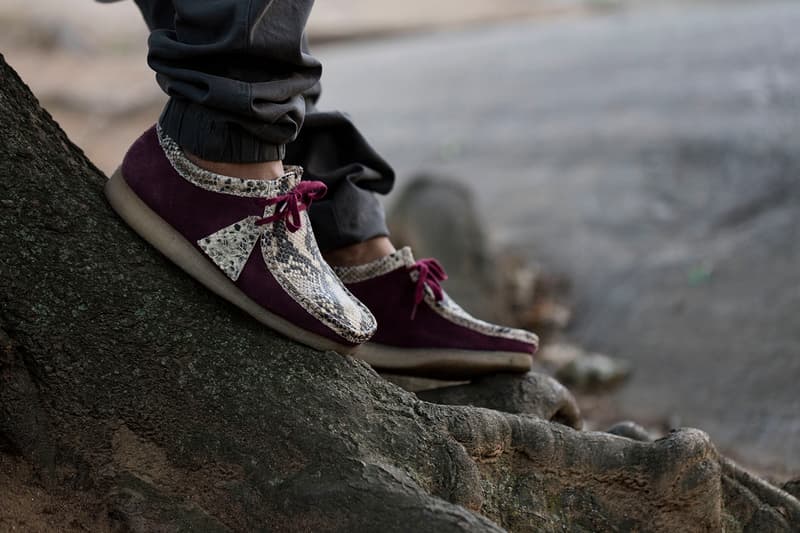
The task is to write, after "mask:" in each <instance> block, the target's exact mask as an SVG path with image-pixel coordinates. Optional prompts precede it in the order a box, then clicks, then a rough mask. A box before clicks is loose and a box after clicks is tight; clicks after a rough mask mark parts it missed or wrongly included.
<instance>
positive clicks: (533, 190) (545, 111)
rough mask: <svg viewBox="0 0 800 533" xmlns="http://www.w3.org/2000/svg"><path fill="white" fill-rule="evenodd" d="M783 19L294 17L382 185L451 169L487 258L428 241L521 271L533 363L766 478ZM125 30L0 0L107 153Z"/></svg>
mask: <svg viewBox="0 0 800 533" xmlns="http://www.w3.org/2000/svg"><path fill="white" fill-rule="evenodd" d="M797 28H800V3H798V2H796V1H777V0H775V1H773V0H753V1H747V0H739V1H733V0H726V1H718V2H714V1H684V2H681V1H669V0H658V1H657V0H650V1H646V0H640V1H633V0H631V1H622V0H620V1H615V0H602V1H601V0H594V1H592V0H494V1H492V2H488V1H486V0H483V1H479V0H436V1H433V2H431V1H427V2H422V1H419V0H406V1H405V2H389V1H388V0H380V1H379V0H325V1H324V2H319V3H318V5H317V7H316V10H315V13H314V14H313V17H312V20H311V23H310V27H309V32H310V37H311V43H312V47H313V49H314V52H315V54H316V55H317V56H318V57H319V58H320V59H321V60H322V61H323V64H324V68H325V70H324V75H323V88H324V89H323V97H322V101H321V107H323V108H337V109H341V110H344V111H347V112H349V113H350V114H351V115H352V116H353V117H354V119H355V122H356V123H357V124H358V125H359V126H360V127H361V129H362V131H363V132H364V134H365V136H366V137H367V138H368V139H370V140H371V142H372V143H373V145H374V146H375V147H376V148H377V149H378V151H379V152H381V153H382V154H383V155H384V156H385V157H386V158H387V159H388V160H389V161H390V162H391V163H392V164H393V165H394V166H395V168H396V169H397V171H398V189H404V188H406V187H407V186H408V185H409V183H412V182H414V183H419V182H417V181H414V177H415V176H418V175H420V174H422V175H425V176H443V177H445V178H446V179H447V180H449V181H447V183H449V184H451V185H452V186H453V187H460V188H461V189H459V190H462V191H463V190H466V191H468V196H469V197H468V198H467V199H466V200H464V202H465V203H464V206H466V207H465V208H464V211H467V212H469V216H470V217H472V221H471V222H470V223H467V224H461V225H460V226H459V227H458V228H457V231H461V232H464V231H466V232H474V235H475V239H474V242H477V243H479V246H481V247H485V248H486V250H488V252H485V253H487V254H489V255H490V256H491V261H488V262H485V264H484V266H483V267H482V268H484V269H486V268H489V269H493V271H492V272H494V271H495V270H496V271H502V272H504V274H502V273H501V274H495V273H488V274H487V273H486V272H482V273H481V272H478V273H476V272H472V271H470V270H469V269H463V268H460V265H459V264H456V263H457V260H454V259H452V257H451V258H450V264H448V262H447V261H446V262H445V266H446V267H447V268H448V269H449V270H451V271H455V272H456V274H460V276H461V283H462V285H464V284H466V285H469V284H470V280H471V279H476V278H475V276H478V277H480V276H484V277H487V276H488V277H492V276H495V277H497V276H503V275H505V276H507V277H510V278H513V279H511V280H510V281H509V280H508V279H506V280H505V281H503V280H501V281H498V282H496V283H504V284H505V285H503V286H504V287H505V286H509V284H510V286H512V287H516V288H517V289H519V290H518V291H517V292H516V293H515V294H516V295H517V297H518V295H519V291H521V290H522V289H523V288H524V289H525V290H531V283H533V286H534V287H533V290H534V292H537V291H538V292H537V294H538V296H532V297H531V298H532V300H531V301H530V302H520V301H514V302H512V303H511V304H509V305H511V307H514V306H516V307H514V309H515V313H516V315H515V318H514V321H515V322H517V323H521V324H523V325H535V326H539V327H543V328H550V329H551V330H553V331H554V332H551V335H550V337H549V339H550V341H551V347H552V349H549V350H548V351H546V352H545V353H544V354H543V355H544V357H543V363H542V366H543V368H555V367H558V366H559V364H560V363H559V362H558V361H559V359H563V360H564V361H567V360H568V361H570V362H572V363H574V362H575V361H576V358H578V357H579V356H578V355H575V353H579V355H580V354H583V355H580V357H583V359H586V360H590V362H591V361H594V363H596V364H600V365H601V366H602V365H603V364H608V365H610V368H611V369H610V370H608V369H606V371H607V372H610V375H611V377H609V378H608V379H607V380H606V381H607V382H608V383H606V384H607V385H608V386H607V387H602V386H599V387H591V386H586V382H585V380H584V379H583V378H581V377H580V376H578V377H577V378H576V377H574V376H573V377H572V378H571V379H572V380H573V381H574V382H575V384H576V385H575V386H576V388H577V389H578V391H579V392H580V400H581V404H582V407H583V408H584V410H585V411H586V413H587V416H588V419H589V423H588V425H589V427H590V428H593V427H596V428H600V429H602V428H603V424H607V423H610V422H611V421H614V420H619V419H622V418H631V419H633V420H636V421H638V422H640V423H642V424H644V425H645V426H646V427H647V428H648V429H650V430H651V431H653V432H655V433H659V432H661V433H663V432H664V431H668V430H669V429H670V428H672V427H679V426H694V427H700V428H702V429H704V430H706V431H707V432H709V433H710V434H711V436H712V438H713V439H714V441H715V442H716V443H717V445H718V447H719V448H720V450H721V451H723V452H724V453H727V454H730V455H731V456H733V458H735V459H737V460H739V461H741V462H742V463H743V464H745V465H747V466H749V467H750V468H752V469H754V470H755V471H757V472H759V473H761V474H764V475H766V476H768V477H770V478H772V479H774V480H776V481H781V480H785V479H788V478H791V477H797V476H798V474H800V113H799V112H800V32H799V31H798V30H797ZM146 38H147V32H146V29H145V27H144V24H143V23H142V22H141V19H140V16H139V14H138V11H137V10H136V7H135V5H134V4H133V2H130V1H125V2H120V3H118V4H111V5H101V4H96V3H94V2H92V1H91V0H71V1H70V2H64V1H63V0H37V1H36V2H30V1H27V0H4V1H3V3H2V4H0V51H2V53H3V54H4V55H5V57H6V59H7V61H8V62H9V63H10V64H11V65H12V66H13V67H14V68H15V69H16V70H17V71H18V72H19V73H20V75H21V76H22V78H23V79H24V80H25V81H26V82H27V83H28V84H29V85H30V86H31V88H32V89H33V90H34V92H35V93H36V94H37V96H38V97H39V98H40V100H41V102H42V104H43V106H44V107H45V108H46V109H48V110H49V111H50V112H51V113H52V114H53V116H54V117H55V118H56V120H57V121H58V122H59V123H60V124H61V125H62V127H64V129H65V130H66V131H67V133H68V134H69V136H70V137H71V139H72V140H73V141H74V142H75V143H76V144H78V145H79V146H81V147H82V148H83V149H84V150H85V152H86V153H87V155H88V156H89V158H90V159H91V160H92V161H94V162H95V163H96V164H97V166H98V167H99V168H101V169H102V170H104V171H105V172H107V173H108V172H111V171H113V169H114V168H115V166H116V165H117V164H118V163H119V161H120V159H121V158H122V155H123V154H124V151H125V149H126V148H127V146H128V145H129V144H130V142H131V141H132V140H134V139H135V138H136V137H137V136H138V135H139V134H140V133H141V132H142V131H143V130H144V129H146V128H147V127H148V126H150V125H151V124H152V123H153V122H154V121H155V120H156V118H157V116H158V114H159V111H160V108H161V106H162V104H163V102H164V97H163V95H162V94H161V92H160V91H159V89H158V88H157V86H156V85H155V82H154V76H153V73H152V72H151V71H150V70H149V69H148V67H147V66H146V63H145V55H146ZM43 149H46V147H43ZM54 179H57V178H56V177H54ZM445 194H448V193H445ZM394 196H395V197H399V196H401V195H400V194H395V195H394ZM412 198H413V196H412ZM448 198H453V196H452V195H450V196H448ZM393 202H395V203H401V202H398V201H397V200H393V199H392V198H391V197H390V198H389V199H388V200H387V205H388V206H389V207H390V208H392V209H394V210H395V211H396V210H397V209H401V207H402V206H394V205H393ZM412 204H414V205H418V206H419V205H423V204H424V202H419V201H417V202H412ZM434 204H436V202H434ZM473 211H474V212H473ZM393 212H394V211H393ZM449 213H450V214H451V215H453V216H456V217H457V216H458V205H456V207H455V211H453V210H451V211H450V212H449ZM395 220H401V222H400V223H401V224H402V220H403V216H402V212H401V213H400V214H399V215H397V216H395ZM448 227H450V226H448ZM411 230H413V228H411V229H409V228H399V229H398V232H399V233H400V234H404V232H405V233H408V232H412V233H413V231H411ZM454 231H456V230H454ZM469 236H470V234H469V233H467V238H468V239H467V240H469ZM412 240H413V239H412ZM470 242H472V241H470ZM423 244H424V243H423ZM481 253H484V252H481ZM454 254H455V256H458V254H457V253H454ZM446 255H447V254H446ZM450 255H451V256H453V254H450ZM445 259H447V258H445ZM509 262H510V263H513V264H514V265H516V266H514V267H513V268H510V269H509V267H504V266H503V265H507V264H509ZM486 264H488V265H490V266H488V267H487V266H486ZM520 265H522V266H520ZM504 268H505V270H503V269H504ZM470 272H471V273H470ZM508 272H511V274H508ZM470 276H473V277H470ZM454 278H455V279H454V283H456V289H457V285H458V282H459V279H458V278H459V275H456V276H454ZM465 280H466V281H465ZM526 280H527V281H526ZM531 280H533V281H531ZM537 283H538V284H537ZM515 284H516V285H515ZM467 292H469V291H467ZM512 292H513V291H512ZM506 297H509V298H511V299H512V300H513V299H514V296H513V295H512V296H508V295H505V293H502V291H501V292H497V291H489V292H487V293H485V294H484V298H483V299H481V298H477V297H475V295H474V294H473V295H472V298H471V299H470V298H467V300H468V301H469V305H468V307H469V308H470V310H472V311H473V312H475V313H476V314H478V315H482V316H487V317H490V318H491V317H493V316H497V307H498V305H499V306H500V307H502V306H503V305H505V304H506V302H500V303H499V304H498V301H496V300H497V299H501V298H506ZM517 300H518V298H517ZM500 304H502V305H500ZM512 304H513V305H512ZM528 304H530V305H531V306H534V307H535V308H536V309H535V312H534V311H532V310H531V309H528V308H525V306H526V305H528ZM520 306H521V307H522V308H523V309H521V310H520V309H519V308H520ZM534 315H535V316H534ZM578 347H580V348H578ZM570 350H572V351H570ZM593 353H602V354H606V355H607V356H608V357H607V358H606V359H604V360H601V361H600V362H599V363H597V360H595V359H592V358H591V357H589V356H591V354H593ZM587 354H588V355H587ZM548 364H551V367H548V366H547V365H548ZM591 366H592V365H591V364H590V365H589V367H591ZM590 372H594V373H595V374H598V373H599V374H600V375H601V378H600V379H599V381H600V382H602V381H603V378H602V373H603V372H604V370H603V369H602V368H600V369H598V368H590ZM620 376H621V377H622V378H625V379H617V378H620ZM582 380H583V381H582ZM567 381H569V380H567ZM602 384H603V383H600V385H602Z"/></svg>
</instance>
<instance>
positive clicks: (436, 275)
mask: <svg viewBox="0 0 800 533" xmlns="http://www.w3.org/2000/svg"><path fill="white" fill-rule="evenodd" d="M408 270H409V272H411V271H416V272H417V286H416V289H415V290H414V308H413V309H412V310H411V320H414V317H415V316H417V306H419V304H421V303H422V301H423V300H424V299H425V287H428V288H429V289H430V290H431V291H432V292H433V297H434V298H435V299H436V301H437V302H440V301H442V299H443V298H444V291H443V290H442V286H441V285H440V283H441V282H442V281H444V280H446V279H447V273H446V272H445V271H444V267H443V266H442V264H441V263H439V261H437V260H436V259H433V258H428V259H420V260H419V261H417V262H416V263H414V264H413V265H411V266H410V267H408Z"/></svg>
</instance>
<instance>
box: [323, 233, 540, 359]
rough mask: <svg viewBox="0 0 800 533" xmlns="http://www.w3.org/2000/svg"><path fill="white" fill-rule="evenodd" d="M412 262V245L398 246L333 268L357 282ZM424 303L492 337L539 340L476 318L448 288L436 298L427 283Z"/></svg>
mask: <svg viewBox="0 0 800 533" xmlns="http://www.w3.org/2000/svg"><path fill="white" fill-rule="evenodd" d="M413 264H414V255H413V254H412V252H411V248H409V247H407V246H406V247H404V248H401V249H400V250H397V251H396V252H395V253H393V254H391V255H388V256H386V257H382V258H380V259H377V260H375V261H372V262H371V263H367V264H365V265H358V266H355V267H336V268H334V270H335V271H336V273H337V274H338V275H339V277H340V279H342V281H344V282H345V283H358V282H359V281H365V280H367V279H371V278H375V277H378V276H382V275H384V274H388V273H389V272H391V271H393V270H396V269H397V268H400V267H404V268H408V267H410V266H412V265H413ZM409 277H410V278H411V280H412V281H414V282H416V281H417V279H419V274H418V273H417V272H416V271H414V270H412V271H411V272H409ZM425 303H427V304H428V306H430V308H431V309H433V310H434V311H436V313H438V314H439V315H441V316H442V317H444V318H445V319H447V320H449V321H450V322H453V323H454V324H458V325H459V326H462V327H465V328H467V329H470V330H472V331H476V332H478V333H482V334H484V335H489V336H491V337H500V338H503V339H511V340H515V341H520V342H525V343H529V344H538V343H539V338H538V337H537V336H536V335H535V334H533V333H531V332H530V331H525V330H522V329H516V328H509V327H506V326H498V325H497V324H491V323H489V322H486V321H484V320H480V319H478V318H475V317H474V316H472V315H470V314H469V313H468V312H466V311H465V310H464V309H463V308H462V307H461V306H460V305H458V304H457V303H456V302H454V301H453V299H452V298H450V297H449V296H448V295H447V292H444V298H442V300H440V301H436V298H435V297H434V294H433V291H431V289H430V288H428V287H425Z"/></svg>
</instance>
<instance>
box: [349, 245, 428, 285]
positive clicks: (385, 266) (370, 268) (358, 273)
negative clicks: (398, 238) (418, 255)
mask: <svg viewBox="0 0 800 533" xmlns="http://www.w3.org/2000/svg"><path fill="white" fill-rule="evenodd" d="M412 265H414V254H413V253H411V248H409V247H408V246H405V247H403V248H401V249H399V250H397V251H396V252H394V253H392V254H389V255H387V256H385V257H381V258H380V259H376V260H375V261H372V262H370V263H366V264H364V265H357V266H348V267H334V268H333V270H334V271H335V272H336V274H337V275H338V276H339V279H341V280H342V281H343V282H345V283H358V282H359V281H366V280H368V279H372V278H377V277H378V276H383V275H384V274H388V273H389V272H392V271H394V270H397V269H398V268H400V267H406V268H407V267H410V266H412Z"/></svg>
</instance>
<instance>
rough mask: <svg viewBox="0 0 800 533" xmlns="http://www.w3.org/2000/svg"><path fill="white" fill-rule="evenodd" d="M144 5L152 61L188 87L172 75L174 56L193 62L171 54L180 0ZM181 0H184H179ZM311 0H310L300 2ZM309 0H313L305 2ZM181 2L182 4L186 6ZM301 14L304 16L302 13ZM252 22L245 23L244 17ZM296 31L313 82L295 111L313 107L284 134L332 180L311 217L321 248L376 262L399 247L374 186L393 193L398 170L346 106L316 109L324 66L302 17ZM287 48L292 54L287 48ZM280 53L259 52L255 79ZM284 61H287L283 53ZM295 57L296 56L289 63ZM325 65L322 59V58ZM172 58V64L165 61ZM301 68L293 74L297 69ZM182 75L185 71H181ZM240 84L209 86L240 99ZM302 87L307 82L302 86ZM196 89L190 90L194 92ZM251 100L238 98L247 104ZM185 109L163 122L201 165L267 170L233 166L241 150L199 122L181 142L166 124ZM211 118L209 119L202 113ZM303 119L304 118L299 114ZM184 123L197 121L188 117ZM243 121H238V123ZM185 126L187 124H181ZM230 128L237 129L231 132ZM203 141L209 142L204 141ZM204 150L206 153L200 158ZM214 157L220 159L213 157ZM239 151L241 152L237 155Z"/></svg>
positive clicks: (165, 82)
mask: <svg viewBox="0 0 800 533" xmlns="http://www.w3.org/2000/svg"><path fill="white" fill-rule="evenodd" d="M136 1H137V4H138V5H139V8H140V10H141V11H142V14H143V16H144V18H145V21H146V23H147V25H148V27H149V28H150V29H151V30H152V31H153V36H152V37H151V39H150V45H151V52H150V64H151V65H152V66H153V68H154V69H156V70H157V71H159V69H161V71H160V73H159V82H160V83H161V85H162V87H164V88H165V90H166V91H167V92H168V94H169V91H170V87H175V86H176V85H177V86H178V87H179V88H180V87H182V86H183V82H182V81H181V83H178V81H176V80H173V79H171V78H170V77H169V75H170V73H171V72H174V71H175V70H176V69H175V68H172V67H170V65H171V64H174V63H178V64H179V67H181V68H179V69H177V70H178V71H179V72H182V71H183V70H185V67H184V66H183V63H184V60H183V58H181V57H180V56H178V57H176V55H177V52H170V53H169V54H168V56H169V57H172V58H173V59H172V60H169V59H164V57H163V56H164V55H165V54H164V49H165V47H167V48H169V47H170V46H172V45H174V42H175V39H176V38H177V34H178V31H179V30H180V27H178V29H176V26H175V21H176V15H178V16H180V13H176V12H175V8H174V7H173V3H172V2H171V1H164V0H136ZM179 4H180V3H179ZM300 4H301V5H302V4H304V3H303V2H301V3H300ZM305 4H309V3H308V2H305ZM179 7H180V6H179ZM270 10H271V12H270V13H267V14H266V15H264V16H265V17H272V19H271V20H272V23H273V25H275V24H281V23H283V22H284V20H285V18H286V17H285V11H283V12H281V11H272V8H270ZM306 16H307V13H304V16H303V17H300V19H302V20H303V23H304V22H305V17H306ZM295 20H299V19H298V18H297V17H295ZM242 26H244V25H242ZM253 31H261V32H265V31H267V32H268V29H267V27H263V28H259V27H254V28H253V29H252V30H251V32H253ZM289 31H291V32H293V33H294V34H295V35H296V34H297V32H298V31H300V43H299V51H300V52H299V55H298V54H296V53H293V54H289V56H290V57H291V58H293V61H294V65H298V64H299V65H300V71H301V73H305V78H306V79H305V82H304V83H303V84H302V90H301V92H300V94H301V95H302V99H303V105H300V104H299V103H297V104H296V105H295V113H294V115H292V114H291V113H289V116H295V117H296V116H297V111H298V110H300V109H302V110H303V111H304V112H305V117H304V120H302V119H301V120H300V121H299V124H300V125H302V127H299V126H298V128H297V129H298V130H299V133H298V132H296V131H295V132H294V133H293V134H292V135H289V136H284V137H278V139H279V141H280V142H282V144H283V146H285V149H284V150H285V161H286V163H287V164H293V165H298V166H301V167H303V169H304V170H305V172H304V179H310V180H318V181H322V182H323V183H325V185H326V186H327V187H328V192H327V194H326V196H325V198H324V199H323V200H321V201H319V202H315V203H314V204H313V205H312V207H311V209H310V216H311V223H312V225H313V227H314V233H315V235H316V236H317V241H318V243H319V246H320V248H321V249H322V251H323V253H324V254H325V257H326V259H328V260H329V262H330V263H332V264H337V265H353V264H360V263H364V262H368V261H371V260H374V259H377V258H378V257H381V256H384V255H387V254H389V253H391V252H393V251H394V248H393V247H392V246H391V242H390V241H389V239H388V238H387V236H388V234H389V232H388V229H387V227H386V223H385V217H384V212H383V208H382V206H381V203H380V202H379V201H378V199H377V198H376V197H375V194H374V193H380V194H387V193H388V192H389V191H390V190H391V188H392V184H393V183H394V171H393V170H392V168H391V167H390V166H389V165H388V164H387V163H386V161H385V160H384V159H383V158H381V157H380V156H379V155H378V154H377V153H376V152H375V150H373V149H372V147H371V146H370V145H369V144H368V143H367V142H366V140H365V139H364V137H363V136H362V135H361V134H360V132H359V131H358V130H357V128H356V127H355V126H354V125H353V123H352V122H351V121H350V119H349V118H348V117H347V116H345V115H344V114H342V113H339V112H330V111H319V110H317V109H316V103H317V101H318V99H319V95H320V84H319V71H318V70H316V68H314V67H315V64H314V63H315V62H314V61H311V60H310V59H309V58H312V55H311V53H310V52H309V49H308V42H307V38H306V36H305V34H304V33H302V29H301V27H300V26H299V25H291V26H290V28H289ZM284 55H285V54H284ZM275 59H276V58H275V57H274V55H267V56H261V57H259V58H257V60H255V59H254V60H253V61H252V64H251V65H250V68H252V69H255V70H257V71H260V70H262V69H263V70H264V71H265V72H263V73H262V72H256V73H255V74H249V75H248V79H259V78H263V77H265V75H266V72H270V71H273V72H274V71H275V70H276V69H275V68H273V67H269V65H270V64H271V63H272V62H274V61H275ZM281 62H285V60H284V59H283V58H281ZM287 64H291V63H287ZM317 65H318V64H317ZM165 66H166V67H167V68H165ZM227 75H229V76H234V75H237V73H228V74H227ZM295 75H296V74H293V75H292V76H295ZM181 76H182V77H183V78H191V77H203V73H202V72H200V73H197V72H195V73H193V74H192V75H191V76H189V75H188V74H185V73H182V74H181ZM179 80H180V77H179ZM231 88H232V84H231V83H230V80H228V82H227V83H225V81H224V80H223V81H217V82H216V83H215V84H214V85H212V86H211V87H210V88H209V92H211V91H213V90H216V91H217V92H218V93H220V94H226V96H224V97H216V99H217V100H224V101H228V102H229V101H232V99H231V98H230V97H229V96H227V93H229V92H231ZM298 88H300V87H298ZM194 94H195V93H193V92H192V93H189V96H193V95H194ZM186 96H187V95H186V94H181V95H174V96H173V97H172V100H177V99H180V98H185V97H186ZM199 103H200V104H201V105H200V106H199V107H196V108H195V109H199V110H200V111H201V112H202V111H203V109H204V105H203V102H199ZM244 106H245V103H244V102H243V103H242V104H240V105H238V106H236V108H242V107H244ZM176 107H178V108H180V109H184V108H185V107H186V106H185V105H184V104H179V105H177V106H176V105H174V104H171V105H168V106H167V109H166V110H165V113H164V116H162V120H161V125H162V128H165V131H166V133H167V134H170V132H172V134H171V135H170V136H171V137H173V138H175V139H176V140H178V142H179V144H182V146H183V147H184V148H185V149H186V150H187V152H189V154H188V155H190V157H191V156H192V154H194V155H197V156H199V157H198V158H192V159H193V161H194V162H195V163H197V164H199V165H200V166H202V167H204V168H207V169H209V170H212V171H214V172H217V173H220V174H234V175H238V176H240V177H259V172H261V173H263V172H264V171H265V169H263V168H262V167H257V166H256V165H252V166H242V167H239V168H237V167H233V166H232V164H237V163H243V161H242V160H241V158H239V159H236V158H232V157H230V156H232V155H235V154H234V153H232V152H230V151H228V152H224V151H222V152H221V151H219V150H218V149H215V148H213V147H212V148H209V147H208V146H207V145H206V144H205V143H214V146H216V142H218V140H217V141H214V139H209V138H208V136H206V135H203V132H204V130H199V131H197V132H196V133H194V134H189V133H183V137H184V139H186V138H187V137H189V138H191V139H192V140H193V142H192V143H190V144H188V145H187V144H183V143H181V140H180V137H177V135H179V133H180V132H177V131H175V130H174V129H173V130H170V129H169V128H166V127H165V124H172V125H173V126H174V124H175V123H176V122H181V121H180V120H178V119H176V118H172V116H171V115H172V114H173V113H175V112H176V111H175V108H176ZM274 115H275V113H274V112H273V113H270V114H267V115H266V116H265V115H258V114H255V115H253V116H252V117H245V118H244V122H245V126H244V129H245V131H247V129H248V128H247V124H249V123H250V122H251V121H252V120H253V119H255V120H256V121H259V120H264V121H266V122H265V123H266V124H271V123H272V121H273V120H274V119H273V116H274ZM237 120H242V117H240V116H237V115H235V114H234V113H231V114H230V115H229V116H227V118H226V119H225V122H227V123H229V124H230V123H233V124H236V121H237ZM190 122H191V119H190ZM202 122H203V123H207V122H208V121H206V120H202ZM295 123H297V121H296V122H295ZM184 127H189V126H188V125H184ZM230 128H232V129H234V130H235V129H236V126H230ZM181 131H182V132H183V128H181ZM280 131H282V129H281V130H279V133H280ZM225 135H228V136H229V135H230V133H228V134H225ZM268 139H271V140H275V139H276V137H274V136H272V137H268ZM198 143H201V144H202V146H199V145H198ZM284 150H278V153H277V154H276V155H282V153H281V152H283V151H284ZM200 158H202V159H200ZM209 159H214V161H209ZM233 159H236V160H235V161H233ZM266 173H267V175H271V176H273V177H274V176H275V175H279V174H280V173H279V169H278V168H274V169H273V172H272V173H271V174H270V173H269V169H266Z"/></svg>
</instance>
